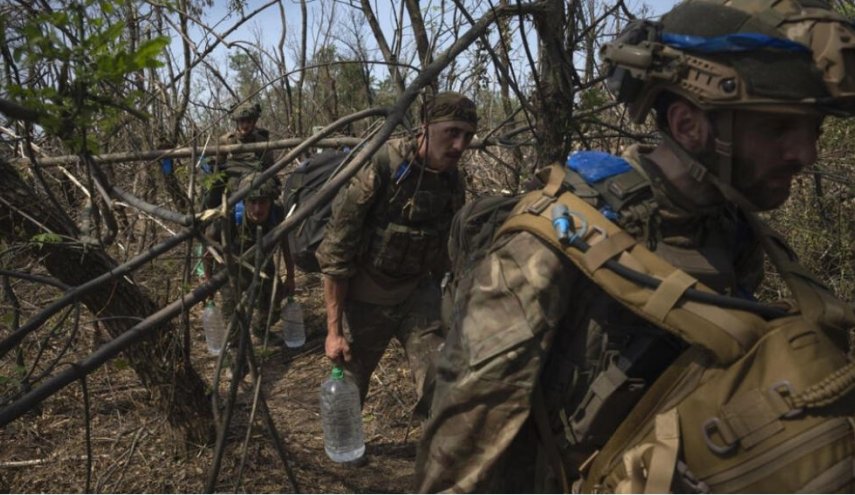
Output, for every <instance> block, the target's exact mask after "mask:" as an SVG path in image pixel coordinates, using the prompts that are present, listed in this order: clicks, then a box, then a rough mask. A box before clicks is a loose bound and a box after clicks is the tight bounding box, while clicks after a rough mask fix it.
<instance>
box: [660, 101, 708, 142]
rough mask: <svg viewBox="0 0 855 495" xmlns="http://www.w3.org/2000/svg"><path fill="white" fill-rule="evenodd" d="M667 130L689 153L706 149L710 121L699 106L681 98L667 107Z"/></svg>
mask: <svg viewBox="0 0 855 495" xmlns="http://www.w3.org/2000/svg"><path fill="white" fill-rule="evenodd" d="M667 115H668V131H669V132H670V133H671V137H672V138H674V140H675V141H677V143H679V144H680V146H682V147H683V148H684V149H685V150H686V151H688V152H689V153H698V152H701V151H704V150H706V147H707V142H708V141H709V136H710V130H711V128H710V121H709V119H708V118H707V115H706V113H705V112H704V111H702V110H701V109H700V108H698V107H696V106H694V105H692V104H691V103H689V102H688V101H686V100H683V99H682V98H680V99H677V100H676V101H674V102H673V103H671V105H670V106H669V107H668V114H667Z"/></svg>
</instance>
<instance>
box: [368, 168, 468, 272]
mask: <svg viewBox="0 0 855 495" xmlns="http://www.w3.org/2000/svg"><path fill="white" fill-rule="evenodd" d="M410 156H412V154H410ZM391 158H393V159H394V158H395V157H394V156H393V154H392V156H391ZM395 161H397V164H396V165H394V166H390V160H388V159H386V160H385V164H384V163H380V165H379V166H378V174H379V176H380V177H381V180H383V188H382V191H383V192H382V194H381V197H380V198H379V200H378V201H376V202H375V204H374V207H373V209H372V210H371V211H370V212H369V215H368V222H367V227H368V232H367V233H366V235H367V241H366V243H365V250H364V254H363V257H362V259H363V260H364V262H365V263H367V264H369V265H371V266H372V267H373V268H374V269H376V270H378V271H380V272H381V273H383V274H385V275H388V276H390V277H394V278H408V277H414V276H418V275H422V274H424V273H426V272H427V271H429V269H430V266H431V264H432V263H433V262H435V261H436V257H437V253H439V252H441V251H440V250H441V249H443V248H444V243H445V239H446V238H447V235H448V229H449V226H450V224H451V219H452V217H453V216H454V212H455V211H456V209H458V208H459V207H460V206H461V205H460V204H457V203H459V199H458V198H459V196H460V193H461V191H459V186H458V180H459V179H458V172H457V170H456V169H455V170H453V171H451V172H443V173H436V172H432V171H429V170H426V169H425V168H424V166H422V165H421V164H418V163H415V162H414V161H412V158H408V159H403V160H401V161H398V160H395Z"/></svg>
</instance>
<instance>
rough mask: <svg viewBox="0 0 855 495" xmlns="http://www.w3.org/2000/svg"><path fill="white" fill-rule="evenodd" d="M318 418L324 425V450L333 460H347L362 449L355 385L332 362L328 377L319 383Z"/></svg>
mask: <svg viewBox="0 0 855 495" xmlns="http://www.w3.org/2000/svg"><path fill="white" fill-rule="evenodd" d="M321 420H322V422H323V426H324V450H326V452H327V455H328V456H329V458H330V459H332V460H333V461H335V462H350V461H355V460H357V459H359V458H360V457H362V454H364V453H365V441H364V440H363V437H362V408H361V407H360V405H359V389H358V388H357V387H356V384H355V383H353V381H351V380H347V379H345V377H344V370H343V369H341V367H339V366H336V367H334V368H333V370H332V375H331V376H330V378H329V380H327V381H325V382H324V384H323V385H321Z"/></svg>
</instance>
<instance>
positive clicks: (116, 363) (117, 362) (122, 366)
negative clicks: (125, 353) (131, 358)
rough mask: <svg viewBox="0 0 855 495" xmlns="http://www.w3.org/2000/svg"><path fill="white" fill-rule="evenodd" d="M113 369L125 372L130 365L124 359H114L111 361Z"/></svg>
mask: <svg viewBox="0 0 855 495" xmlns="http://www.w3.org/2000/svg"><path fill="white" fill-rule="evenodd" d="M113 367H114V368H116V369H117V370H126V369H128V368H129V367H130V364H129V363H128V360H127V359H125V358H116V359H114V360H113Z"/></svg>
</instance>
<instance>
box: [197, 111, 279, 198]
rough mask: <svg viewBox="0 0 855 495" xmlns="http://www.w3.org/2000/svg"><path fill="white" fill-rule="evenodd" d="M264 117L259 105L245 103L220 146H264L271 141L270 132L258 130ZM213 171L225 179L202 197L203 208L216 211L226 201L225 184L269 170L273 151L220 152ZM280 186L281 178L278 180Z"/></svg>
mask: <svg viewBox="0 0 855 495" xmlns="http://www.w3.org/2000/svg"><path fill="white" fill-rule="evenodd" d="M259 117H261V104H260V103H248V102H247V103H242V104H240V105H238V106H237V107H236V108H235V109H234V112H233V113H232V118H233V119H234V122H235V128H234V130H232V131H229V132H227V133H225V134H223V135H222V136H220V139H219V142H218V144H219V145H220V146H227V145H232V144H251V143H263V142H266V141H269V140H270V131H268V130H267V129H262V128H260V127H256V124H257V123H258V118H259ZM214 164H215V168H214V172H215V173H216V172H225V175H226V176H225V177H219V178H217V179H215V180H214V182H213V183H212V184H211V186H210V187H209V189H208V191H207V193H206V194H205V197H204V198H203V207H204V208H206V209H207V208H216V207H217V206H219V205H220V203H221V202H222V200H223V192H224V191H225V189H226V185H227V184H228V185H229V186H232V187H233V186H235V185H236V184H237V181H238V180H240V177H241V176H242V175H244V174H247V173H250V172H253V171H257V172H261V171H264V170H267V169H268V168H269V167H270V166H271V165H273V151H272V150H263V151H240V152H230V153H219V154H217V155H216V156H215V159H214ZM276 184H277V185H278V179H277V181H276Z"/></svg>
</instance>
